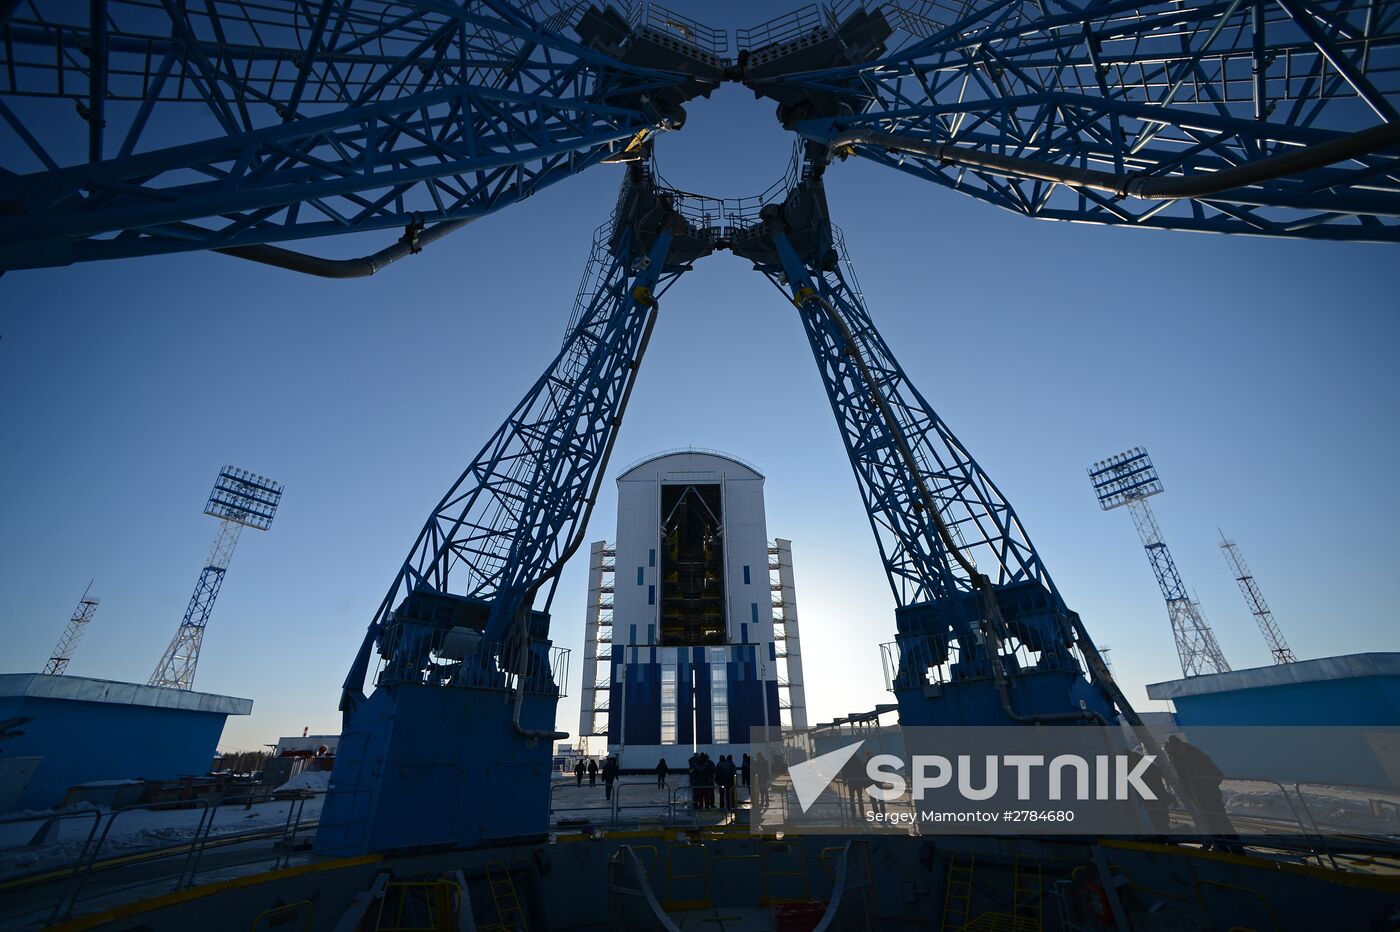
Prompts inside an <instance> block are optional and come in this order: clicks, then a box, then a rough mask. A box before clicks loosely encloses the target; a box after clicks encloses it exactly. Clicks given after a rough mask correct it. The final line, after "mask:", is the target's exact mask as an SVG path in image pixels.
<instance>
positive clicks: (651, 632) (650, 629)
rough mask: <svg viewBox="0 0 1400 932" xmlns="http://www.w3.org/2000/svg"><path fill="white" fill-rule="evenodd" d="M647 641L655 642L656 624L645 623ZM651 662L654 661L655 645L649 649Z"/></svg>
mask: <svg viewBox="0 0 1400 932" xmlns="http://www.w3.org/2000/svg"><path fill="white" fill-rule="evenodd" d="M647 643H648V644H655V643H656V625H647ZM651 662H652V663H655V662H656V648H655V647H653V648H652V649H651Z"/></svg>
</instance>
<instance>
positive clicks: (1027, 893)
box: [1011, 858, 1045, 932]
mask: <svg viewBox="0 0 1400 932" xmlns="http://www.w3.org/2000/svg"><path fill="white" fill-rule="evenodd" d="M1024 860H1026V859H1024V858H1017V859H1016V861H1015V864H1014V865H1013V867H1012V871H1013V873H1012V879H1011V918H1012V921H1013V924H1014V925H1015V927H1016V932H1040V930H1041V929H1043V928H1044V921H1045V920H1044V905H1043V904H1044V893H1045V890H1044V887H1043V880H1042V877H1041V867H1040V861H1039V860H1037V859H1034V858H1031V859H1029V860H1030V865H1027V867H1026V868H1024V869H1023V868H1022V862H1023V861H1024Z"/></svg>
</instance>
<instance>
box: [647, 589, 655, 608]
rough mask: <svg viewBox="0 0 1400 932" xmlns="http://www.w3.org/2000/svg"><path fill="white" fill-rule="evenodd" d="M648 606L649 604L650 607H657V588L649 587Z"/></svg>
mask: <svg viewBox="0 0 1400 932" xmlns="http://www.w3.org/2000/svg"><path fill="white" fill-rule="evenodd" d="M647 604H648V605H655V604H656V587H655V586H647Z"/></svg>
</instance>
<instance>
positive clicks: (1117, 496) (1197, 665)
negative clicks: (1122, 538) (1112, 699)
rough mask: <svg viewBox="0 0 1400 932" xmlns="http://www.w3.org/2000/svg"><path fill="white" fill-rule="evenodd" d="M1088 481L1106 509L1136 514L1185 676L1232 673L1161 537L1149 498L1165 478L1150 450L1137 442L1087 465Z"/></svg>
mask: <svg viewBox="0 0 1400 932" xmlns="http://www.w3.org/2000/svg"><path fill="white" fill-rule="evenodd" d="M1089 480H1090V482H1092V483H1093V486H1094V492H1095V494H1097V495H1098V499H1099V507H1101V508H1103V510H1104V511H1110V510H1112V509H1114V508H1119V507H1122V506H1125V505H1126V506H1127V508H1128V512H1129V513H1130V514H1131V515H1132V516H1133V526H1134V527H1136V528H1137V532H1138V538H1139V539H1140V540H1141V541H1142V547H1143V549H1144V550H1146V551H1147V560H1148V562H1149V563H1151V564H1152V572H1153V575H1155V576H1156V577H1157V585H1158V587H1159V588H1160V589H1161V590H1162V598H1164V599H1166V602H1167V619H1168V621H1170V622H1171V627H1172V638H1173V639H1174V640H1175V641H1176V653H1177V656H1178V657H1179V658H1180V659H1181V673H1182V675H1183V676H1199V675H1201V674H1202V673H1228V672H1229V670H1230V664H1229V663H1228V662H1227V661H1226V660H1225V654H1224V653H1223V652H1222V651H1221V650H1220V645H1219V644H1218V643H1217V642H1216V640H1215V632H1213V631H1212V630H1211V628H1210V625H1209V624H1208V623H1207V622H1206V620H1205V617H1204V616H1203V614H1202V612H1201V608H1200V606H1199V605H1198V604H1197V603H1196V601H1195V600H1194V599H1192V598H1191V597H1190V596H1189V595H1188V594H1187V592H1186V586H1185V584H1183V583H1182V581H1181V574H1180V573H1179V572H1178V571H1177V568H1176V561H1175V560H1173V559H1172V554H1171V551H1170V550H1168V549H1167V545H1166V542H1165V541H1163V540H1162V531H1161V528H1159V527H1158V526H1157V518H1156V516H1155V515H1154V514H1153V513H1152V507H1151V505H1149V504H1148V502H1147V499H1148V498H1149V497H1151V496H1153V495H1156V494H1158V493H1159V492H1161V491H1162V481H1161V479H1159V478H1158V476H1157V470H1156V468H1155V467H1154V466H1153V465H1152V460H1151V459H1150V458H1149V457H1148V455H1147V451H1145V450H1143V449H1142V448H1141V447H1134V448H1133V449H1131V450H1127V451H1125V452H1123V453H1119V454H1117V455H1115V456H1111V457H1109V458H1108V459H1106V460H1101V461H1099V462H1097V463H1095V464H1094V465H1093V466H1091V467H1089Z"/></svg>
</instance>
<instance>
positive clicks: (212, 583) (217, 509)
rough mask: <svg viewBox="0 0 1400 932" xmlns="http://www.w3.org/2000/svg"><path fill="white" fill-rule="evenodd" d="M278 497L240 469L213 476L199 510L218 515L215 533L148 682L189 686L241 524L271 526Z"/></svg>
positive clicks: (274, 486) (278, 490)
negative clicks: (182, 614) (175, 627)
mask: <svg viewBox="0 0 1400 932" xmlns="http://www.w3.org/2000/svg"><path fill="white" fill-rule="evenodd" d="M281 501H282V486H281V485H280V484H279V483H276V482H273V481H272V480H270V479H265V478H263V477H262V476H258V475H255V474H253V473H250V472H248V471H246V470H243V469H235V468H233V467H232V466H225V467H224V468H223V469H221V470H220V471H219V476H218V478H217V479H216V480H214V490H213V491H212V492H210V493H209V501H208V503H207V504H206V505H205V506H204V513H205V514H207V515H211V516H213V517H215V518H219V519H220V521H219V532H218V533H217V534H216V535H214V544H213V546H211V547H210V548H209V559H208V560H207V561H205V565H204V569H203V570H201V571H200V574H199V582H197V583H196V584H195V587H194V594H193V595H191V596H190V604H189V605H188V607H186V608H185V617H184V619H183V620H181V622H180V628H179V630H177V631H176V632H175V637H174V638H173V639H172V640H171V641H170V646H169V647H167V648H166V649H165V653H164V655H162V656H161V658H160V663H158V664H156V669H155V672H154V673H152V674H151V678H150V680H149V681H148V682H149V685H151V686H166V687H169V688H171V689H192V688H193V687H194V673H195V667H196V666H197V665H198V664H199V649H200V647H201V645H202V644H203V642H204V629H205V628H206V627H208V625H209V616H210V615H211V614H213V611H214V600H215V599H217V598H218V597H219V588H220V587H221V586H222V585H223V584H224V573H225V572H226V571H227V570H228V565H229V561H230V560H232V559H233V549H234V547H236V546H238V538H239V535H241V534H242V533H243V529H244V528H245V527H251V528H253V529H254V530H258V531H265V530H267V529H268V528H269V527H271V526H272V519H273V517H274V516H275V515H276V514H277V506H278V504H279V503H280V502H281Z"/></svg>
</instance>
